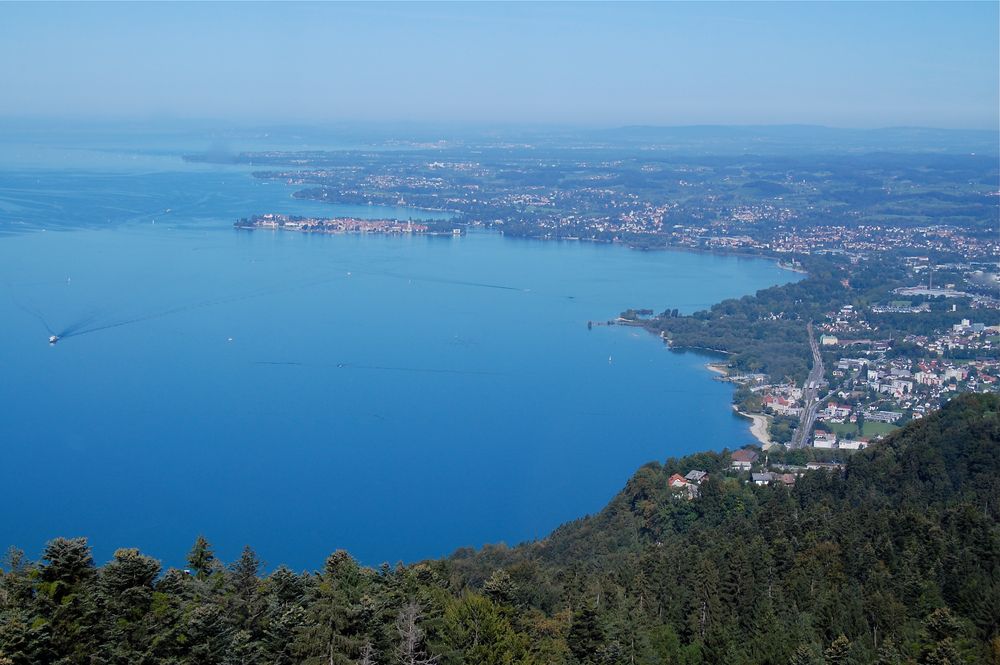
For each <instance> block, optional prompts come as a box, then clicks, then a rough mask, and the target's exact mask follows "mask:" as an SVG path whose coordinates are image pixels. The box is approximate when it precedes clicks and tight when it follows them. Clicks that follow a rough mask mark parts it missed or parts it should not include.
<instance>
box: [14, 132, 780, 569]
mask: <svg viewBox="0 0 1000 665" xmlns="http://www.w3.org/2000/svg"><path fill="white" fill-rule="evenodd" d="M92 147H94V148H100V146H92ZM138 147H148V146H140V145H138V144H137V147H136V149H135V150H122V149H117V150H115V151H111V152H94V151H89V152H85V153H81V152H80V151H79V150H74V151H69V150H63V149H58V148H52V147H48V148H45V149H39V148H38V147H37V146H35V147H30V146H29V147H25V146H19V147H11V146H9V145H8V146H5V147H4V148H3V150H2V151H0V232H3V233H4V235H2V236H0V288H2V289H3V290H4V291H5V293H3V294H0V295H2V297H0V321H3V325H2V326H0V349H2V351H0V373H2V375H3V380H2V381H0V404H3V415H2V416H0V446H2V447H3V451H4V454H3V457H2V460H3V461H2V464H3V468H4V477H5V482H4V483H3V484H2V489H0V501H2V502H3V504H4V505H6V506H8V508H9V510H8V511H7V512H8V514H10V515H17V516H19V517H17V518H15V519H10V518H8V519H6V520H4V521H3V522H2V523H0V545H7V544H15V545H18V546H21V547H24V548H26V549H27V550H28V552H29V554H31V555H32V556H34V555H36V554H37V553H38V551H39V550H40V548H41V545H42V544H43V543H44V542H45V541H46V540H47V539H49V538H51V537H54V536H58V535H64V536H75V535H85V536H88V537H89V538H90V539H91V542H92V544H93V545H94V547H95V553H96V555H97V558H98V559H99V560H103V559H106V558H108V557H109V556H110V555H111V553H112V552H113V550H114V549H115V548H117V547H124V546H135V547H139V548H141V549H143V550H144V551H146V552H148V553H150V554H152V555H154V556H157V557H160V558H162V559H163V560H164V561H165V563H167V564H168V565H182V564H183V556H184V553H185V552H186V551H187V549H188V548H189V546H190V544H191V542H192V541H193V540H194V538H195V536H196V535H197V534H198V533H204V534H205V535H206V536H207V537H208V538H209V539H210V540H211V541H212V542H213V543H215V544H216V545H217V547H218V551H219V554H220V556H221V557H222V558H223V559H233V558H235V557H236V556H237V555H238V552H239V550H240V548H242V546H243V545H244V544H251V545H252V546H253V547H255V549H257V550H258V552H259V553H260V554H261V556H262V557H263V558H264V559H265V560H266V561H267V562H268V563H269V564H271V565H277V564H279V563H287V564H290V565H292V566H293V567H295V568H311V567H316V566H319V565H320V564H321V562H322V560H323V557H324V556H325V555H326V554H328V553H329V552H331V551H333V550H334V549H337V548H347V549H348V550H350V551H351V552H352V553H353V554H354V555H355V556H357V557H358V558H360V559H361V560H362V561H364V562H366V563H370V564H377V563H379V562H381V561H384V560H388V561H396V560H399V559H403V560H414V559H418V558H422V557H428V556H436V555H441V554H446V553H448V552H451V551H452V550H454V549H455V548H457V547H462V546H479V545H482V544H484V543H487V542H499V541H506V542H508V543H515V542H518V541H521V540H524V539H531V538H536V537H542V536H544V535H546V534H547V533H548V532H549V531H550V530H551V529H553V528H554V527H556V526H558V525H559V524H560V523H562V522H565V521H567V520H570V519H574V518H576V517H580V516H582V515H584V514H586V513H588V512H592V511H596V510H598V509H600V508H601V507H602V506H603V505H604V504H605V503H606V502H607V500H608V499H609V498H610V497H611V496H612V494H613V493H614V492H616V491H617V490H618V489H620V487H621V486H622V485H623V483H624V482H625V481H626V480H627V479H628V478H629V476H630V475H631V474H632V473H633V472H634V471H635V470H636V469H637V468H638V467H639V466H640V465H642V464H643V463H645V462H648V461H651V460H662V459H664V458H666V457H668V456H671V455H680V454H684V453H688V452H693V451H696V450H703V449H710V448H715V449H721V448H723V447H726V446H728V447H735V446H739V445H742V444H744V443H748V442H750V441H752V439H751V437H750V435H749V431H748V423H747V422H745V421H743V420H740V419H738V418H736V417H731V416H730V415H729V412H730V406H729V402H730V396H731V388H730V387H729V386H728V385H726V384H722V383H719V382H716V381H713V380H712V377H711V374H709V373H708V372H707V371H705V369H704V367H703V366H704V364H705V362H707V360H708V359H707V358H706V357H705V356H703V355H698V354H691V353H687V354H678V353H671V352H669V351H668V350H667V349H666V348H665V347H664V345H663V344H662V343H661V342H660V341H659V340H658V339H656V338H655V337H653V336H651V335H648V334H646V333H644V332H642V331H640V330H636V329H631V328H624V327H610V328H605V327H597V328H594V329H593V330H589V331H588V329H587V326H586V323H587V321H588V320H590V319H593V320H604V319H609V318H614V317H615V316H616V315H617V314H618V313H619V312H620V311H622V310H624V309H626V308H628V307H649V308H652V309H654V310H656V311H661V310H663V309H665V308H673V307H677V308H678V309H680V310H681V311H682V312H690V311H694V310H696V309H700V308H703V307H706V306H708V305H710V304H711V303H713V302H717V301H719V300H722V299H723V298H726V297H730V296H738V295H743V294H748V293H752V292H753V291H755V290H757V289H759V288H763V287H766V286H769V285H772V284H776V283H782V282H786V281H789V280H790V279H793V278H795V276H794V275H792V274H791V273H788V272H785V271H782V270H780V269H779V268H778V267H777V266H776V265H775V264H774V263H772V262H768V261H763V260H751V259H743V258H736V257H721V256H713V255H708V254H693V253H680V252H648V253H643V252H637V251H630V250H628V249H625V248H622V247H617V246H608V245H594V244H585V243H556V242H540V241H524V240H511V239H505V238H503V237H501V236H499V235H495V234H488V233H472V234H469V235H467V236H464V237H461V238H434V237H421V236H414V237H378V236H369V237H364V236H317V235H299V234H294V233H270V232H260V231H256V232H245V231H244V232H239V231H236V230H234V229H232V228H231V225H232V222H233V220H234V219H235V218H236V217H239V216H246V215H251V214H253V213H258V212H269V211H274V212H286V213H299V214H301V213H309V212H311V213H316V214H322V215H327V216H332V215H335V214H353V215H359V216H361V215H364V216H367V217H384V216H388V215H396V216H400V217H403V218H405V217H407V216H410V215H412V216H414V217H423V216H426V213H421V212H418V211H408V210H393V209H371V208H367V207H354V208H352V207H343V206H341V207H337V206H329V205H322V204H318V203H311V202H305V201H296V200H293V199H291V198H290V193H291V192H292V191H293V190H292V189H291V188H289V187H286V186H284V185H280V184H275V183H264V182H260V181H256V180H254V179H253V178H251V176H250V175H249V172H248V170H247V169H244V168H237V167H218V166H206V165H191V164H185V163H184V162H182V161H181V160H180V159H179V157H178V152H179V151H174V152H170V151H166V152H159V153H155V154H154V153H150V152H149V151H145V152H143V151H139V150H138ZM26 155H30V159H29V157H26ZM98 155H103V157H98ZM22 165H26V166H22ZM154 220H155V223H154ZM40 229H47V230H45V231H41V230H40ZM56 230H58V232H55V231H56ZM46 324H47V325H48V327H50V328H52V329H53V330H60V329H62V328H63V327H66V326H71V325H73V324H82V328H81V329H82V330H83V331H87V330H91V331H92V332H88V333H85V334H81V335H78V336H69V337H67V338H66V339H64V340H63V341H61V342H60V343H59V344H58V345H56V346H54V347H50V346H49V345H48V344H47V343H46V338H47V337H48V335H49V332H48V331H47V329H46Z"/></svg>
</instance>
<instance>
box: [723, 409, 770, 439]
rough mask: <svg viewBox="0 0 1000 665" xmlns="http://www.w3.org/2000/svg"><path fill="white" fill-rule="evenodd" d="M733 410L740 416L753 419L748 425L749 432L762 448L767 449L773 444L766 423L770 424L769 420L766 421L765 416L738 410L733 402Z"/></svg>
mask: <svg viewBox="0 0 1000 665" xmlns="http://www.w3.org/2000/svg"><path fill="white" fill-rule="evenodd" d="M733 411H735V412H736V413H738V414H739V415H740V416H742V417H744V418H748V419H749V420H751V421H753V422H752V424H751V425H750V434H752V435H753V437H754V438H755V439H757V441H759V442H760V444H761V447H762V448H763V449H764V450H767V449H768V448H770V447H771V446H773V445H774V442H773V441H771V436H770V435H769V434H768V425H770V422H769V421H768V417H767V416H765V415H764V414H762V413H746V412H744V411H740V410H739V408H738V407H737V406H736V405H735V404H733Z"/></svg>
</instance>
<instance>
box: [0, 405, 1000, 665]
mask: <svg viewBox="0 0 1000 665" xmlns="http://www.w3.org/2000/svg"><path fill="white" fill-rule="evenodd" d="M782 455H784V456H785V457H787V456H790V455H792V453H780V454H779V453H772V456H777V457H781V456H782ZM727 467H728V454H726V453H721V454H720V453H702V454H699V455H693V456H690V457H688V458H684V459H670V460H667V461H666V462H665V463H664V464H662V465H660V464H650V465H647V466H644V467H643V468H641V469H640V470H639V471H638V472H637V473H636V475H635V476H634V477H633V478H632V479H631V480H630V481H629V483H628V484H627V486H626V487H625V489H624V490H623V491H622V492H621V493H620V494H619V495H618V496H616V497H615V498H614V499H613V500H612V501H611V503H610V504H609V505H608V506H607V507H606V508H605V509H604V510H603V511H601V513H599V514H598V515H595V516H593V517H588V518H584V519H581V520H577V521H576V522H573V523H570V524H567V525H565V526H563V527H561V528H559V529H557V530H556V531H555V532H554V533H553V534H552V535H551V536H549V537H548V538H546V539H545V540H542V541H539V542H536V543H529V544H525V545H522V546H519V547H516V548H506V547H487V548H485V549H483V550H481V551H479V552H474V551H471V550H462V551H459V552H457V553H456V554H455V555H453V556H452V557H450V558H448V559H445V560H439V561H429V562H423V563H418V564H413V565H410V566H399V567H397V568H390V567H389V566H383V567H382V568H380V569H378V570H373V569H369V568H365V567H363V566H360V565H359V564H358V563H357V562H356V561H354V560H353V559H352V558H351V557H350V556H349V555H347V554H346V553H345V552H336V553H334V554H333V555H331V556H330V557H329V558H328V559H327V561H326V564H325V565H324V567H323V569H322V571H320V572H318V573H315V574H296V573H293V572H291V571H289V570H288V569H287V568H283V567H279V568H277V569H275V570H274V571H273V572H271V573H270V575H268V576H267V577H264V578H261V577H260V572H261V562H260V561H259V560H258V558H257V556H256V554H254V552H253V550H251V549H250V548H246V549H245V550H244V552H243V554H242V556H241V557H240V559H239V560H238V561H236V562H235V563H233V564H231V565H229V566H222V565H220V564H219V563H218V562H217V561H216V560H215V557H214V555H212V553H211V547H210V546H209V545H208V543H207V541H205V540H204V538H199V540H198V542H197V543H196V544H195V547H194V548H193V550H192V553H191V557H190V559H189V564H190V565H191V574H188V573H186V572H181V571H177V570H167V571H166V572H161V567H160V564H159V562H157V561H156V560H154V559H152V558H150V557H148V556H145V555H143V554H141V553H140V552H139V551H137V550H134V549H120V550H118V551H117V552H115V554H114V557H113V559H112V560H111V561H109V562H107V563H106V564H104V565H103V566H102V567H99V568H98V567H95V565H94V563H93V560H92V557H91V554H90V549H89V547H88V546H87V543H86V541H84V540H83V539H62V538H60V539H55V540H53V541H52V542H51V543H49V544H48V546H47V547H46V548H45V551H44V553H43V556H42V558H41V560H40V561H39V562H38V563H37V564H36V563H32V562H29V561H26V560H25V558H24V556H23V554H21V553H20V552H19V551H17V550H12V551H11V552H10V554H9V555H8V557H7V560H6V562H5V563H4V568H3V571H2V572H0V663H2V664H3V665H56V664H58V665H72V664H80V665H84V664H86V665H97V664H100V665H132V664H139V665H160V664H163V665H195V664H206V665H207V664H209V663H211V664H213V665H214V664H222V665H237V664H238V665H251V664H261V665H263V664H265V663H266V664H269V665H301V664H305V663H317V664H320V663H321V664H323V665H328V664H330V663H364V664H370V663H380V664H392V665H395V664H399V663H402V664H404V665H431V664H432V663H440V664H441V665H452V664H458V665H490V664H493V663H496V664H498V665H501V664H502V665H529V664H532V665H534V664H539V665H541V664H546V665H548V664H553V665H625V664H628V665H632V664H641V665H666V664H674V663H678V664H692V665H693V664H696V663H697V664H700V663H706V664H707V663H727V664H728V663H732V664H734V665H750V664H757V663H760V664H765V663H766V664H777V665H782V664H785V663H790V664H793V665H820V664H824V665H827V664H829V665H832V664H835V663H836V664H841V663H843V664H851V665H855V664H861V663H879V664H882V665H903V664H918V665H931V664H935V665H944V664H956V665H957V664H958V663H996V662H998V657H1000V626H998V620H1000V619H998V618H1000V527H998V518H1000V500H998V497H1000V398H998V397H996V396H987V395H964V396H962V397H959V398H956V399H955V400H953V401H952V402H950V403H949V404H948V405H947V406H946V407H945V408H944V409H942V410H941V411H940V412H938V413H936V414H933V415H931V416H928V417H926V418H924V419H922V420H919V421H916V422H914V423H911V424H910V425H908V426H907V427H905V428H904V429H902V430H900V431H898V432H896V433H894V434H893V435H891V436H889V437H888V438H887V439H886V440H885V441H884V442H883V443H880V444H878V445H875V446H872V447H871V448H869V449H867V450H864V451H860V452H858V453H856V454H854V455H852V456H851V457H850V459H849V460H848V461H847V468H846V471H845V472H844V473H843V474H831V473H828V472H825V471H817V472H812V473H807V474H805V475H803V476H801V477H800V478H799V479H798V482H797V483H796V486H795V487H794V488H793V489H791V490H788V489H785V488H784V487H778V486H775V487H771V486H761V487H758V486H754V485H751V484H749V483H746V482H745V481H744V480H742V479H740V478H739V477H738V476H736V475H731V474H730V473H729V472H728V470H727ZM692 468H698V469H702V470H705V471H708V473H709V474H710V475H709V479H708V480H706V481H705V482H704V483H703V484H702V486H701V492H700V497H698V498H697V499H694V500H687V499H686V498H677V494H675V493H674V492H671V490H669V489H668V488H667V484H666V480H667V478H668V477H669V476H670V474H672V473H676V472H681V473H683V472H686V471H688V470H690V469H692Z"/></svg>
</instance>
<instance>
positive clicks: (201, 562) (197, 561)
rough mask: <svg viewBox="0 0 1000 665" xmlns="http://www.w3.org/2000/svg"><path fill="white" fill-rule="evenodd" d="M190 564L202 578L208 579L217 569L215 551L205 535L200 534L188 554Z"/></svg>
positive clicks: (192, 569)
mask: <svg viewBox="0 0 1000 665" xmlns="http://www.w3.org/2000/svg"><path fill="white" fill-rule="evenodd" d="M187 562H188V566H189V567H190V568H191V571H192V572H193V573H194V574H195V577H197V578H198V579H200V580H203V579H206V578H207V577H208V576H209V575H211V574H212V572H213V571H214V570H215V553H214V552H213V551H212V546H211V545H210V544H209V542H208V540H206V539H205V536H202V535H200V534H199V536H198V537H197V538H196V539H195V541H194V546H193V547H192V548H191V551H190V552H189V553H188V556H187Z"/></svg>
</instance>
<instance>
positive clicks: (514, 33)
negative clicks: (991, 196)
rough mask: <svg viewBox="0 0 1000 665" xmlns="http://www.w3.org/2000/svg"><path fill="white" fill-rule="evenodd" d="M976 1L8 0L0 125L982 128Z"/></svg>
mask: <svg viewBox="0 0 1000 665" xmlns="http://www.w3.org/2000/svg"><path fill="white" fill-rule="evenodd" d="M998 6H1000V5H998V4H997V3H994V2H979V3H839V4H831V3H659V4H654V3H649V4H603V3H588V4H577V3H554V4H550V3H543V4H529V3H514V4H498V3H475V4H461V3H455V4H444V3H431V4H420V3H402V4H399V3H375V4H363V5H362V4H353V3H338V4H318V3H315V4H314V3H306V4H298V3H280V4H270V3H252V4H243V3H180V4H161V3H139V4H131V3H109V4H89V3H69V4H62V3H39V4H34V3H3V4H0V90H2V91H3V93H2V94H0V116H2V117H7V118H32V117H48V118H86V119H102V118H104V119H107V118H120V119H148V118H170V119H186V118H212V119H219V120H230V121H236V122H296V123H336V122H372V123H383V122H386V123H388V122H418V123H419V122H430V123H462V124H490V123H512V124H517V123H528V124H530V123H537V124H554V125H571V126H621V125H639V124H641V125H694V124H723V125H729V124H789V123H795V124H799V123H801V124H817V125H827V126H833V127H858V128H869V127H871V128H874V127H887V126H925V127H942V128H967V129H992V130H996V129H997V127H998V124H1000V28H998V25H1000V23H998V22H1000V11H998Z"/></svg>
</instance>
